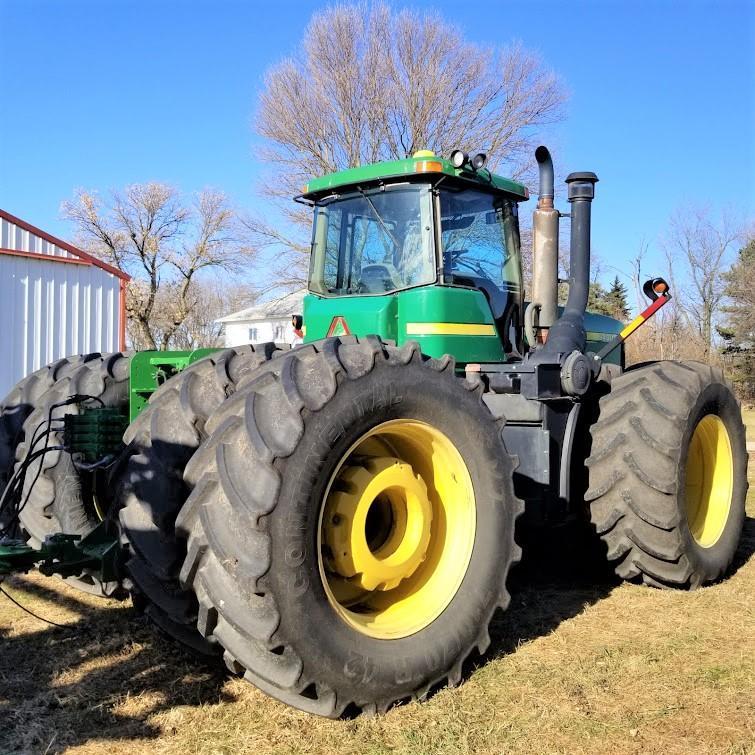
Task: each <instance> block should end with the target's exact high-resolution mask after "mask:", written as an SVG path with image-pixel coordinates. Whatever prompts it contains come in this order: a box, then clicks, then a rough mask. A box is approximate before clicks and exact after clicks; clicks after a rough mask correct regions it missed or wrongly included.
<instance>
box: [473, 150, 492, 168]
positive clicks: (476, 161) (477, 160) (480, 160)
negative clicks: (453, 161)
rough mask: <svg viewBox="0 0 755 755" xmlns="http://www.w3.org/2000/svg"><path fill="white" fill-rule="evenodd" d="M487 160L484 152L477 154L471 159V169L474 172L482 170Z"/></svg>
mask: <svg viewBox="0 0 755 755" xmlns="http://www.w3.org/2000/svg"><path fill="white" fill-rule="evenodd" d="M487 160H488V156H487V155H486V154H485V153H484V152H478V153H477V154H476V155H475V156H474V157H473V158H472V168H473V169H474V170H480V168H484V167H485V163H486V162H487Z"/></svg>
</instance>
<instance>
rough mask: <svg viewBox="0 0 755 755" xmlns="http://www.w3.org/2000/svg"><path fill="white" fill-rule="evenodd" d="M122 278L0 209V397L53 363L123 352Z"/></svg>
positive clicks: (124, 290) (119, 272) (117, 271)
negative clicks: (82, 356) (61, 359)
mask: <svg viewBox="0 0 755 755" xmlns="http://www.w3.org/2000/svg"><path fill="white" fill-rule="evenodd" d="M128 280H129V276H128V275H126V274H125V273H122V272H121V271H120V270H118V269H116V268H114V267H112V266H111V265H108V264H106V263H105V262H102V260H99V259H97V258H96V257H93V256H92V255H90V254H87V253H86V252H84V251H82V250H81V249H77V248H76V247H75V246H73V245H71V244H68V243H67V242H65V241H62V240H61V239H58V238H55V237H54V236H51V235H50V234H49V233H45V232H44V231H42V230H40V229H39V228H35V227H34V226H33V225H30V224H29V223H26V222H25V221H23V220H21V219H20V218H17V217H15V216H13V215H11V214H10V213H8V212H5V211H4V210H2V209H0V323H2V327H1V328H0V400H2V397H3V396H5V395H6V394H7V393H8V392H9V391H10V389H11V388H12V387H13V385H15V383H16V382H18V381H19V380H20V379H21V378H23V377H24V376H25V375H28V374H29V373H30V372H33V371H34V370H37V369H39V368H40V367H43V366H44V365H46V364H49V363H50V362H53V361H55V360H56V359H60V358H62V357H65V356H71V355H73V354H87V353H92V352H97V351H99V352H112V351H119V350H123V349H124V348H125V346H126V343H125V341H126V283H127V282H128Z"/></svg>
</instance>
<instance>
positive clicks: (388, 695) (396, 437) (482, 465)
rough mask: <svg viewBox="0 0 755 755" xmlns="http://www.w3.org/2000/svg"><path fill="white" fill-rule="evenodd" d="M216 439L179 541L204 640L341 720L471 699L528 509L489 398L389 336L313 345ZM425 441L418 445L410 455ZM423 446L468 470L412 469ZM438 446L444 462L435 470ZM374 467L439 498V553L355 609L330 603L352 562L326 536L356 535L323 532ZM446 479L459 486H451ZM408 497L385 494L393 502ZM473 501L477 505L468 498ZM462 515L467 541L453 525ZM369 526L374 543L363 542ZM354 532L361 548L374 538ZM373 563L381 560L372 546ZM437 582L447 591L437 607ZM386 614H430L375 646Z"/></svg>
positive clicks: (189, 472)
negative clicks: (435, 697) (407, 704)
mask: <svg viewBox="0 0 755 755" xmlns="http://www.w3.org/2000/svg"><path fill="white" fill-rule="evenodd" d="M397 428H398V429H397ZM427 428H429V429H427ZM208 429H209V430H210V432H211V434H210V436H209V438H208V440H207V441H205V443H204V444H203V445H202V446H201V447H200V448H199V450H198V451H197V453H196V454H195V455H194V456H193V457H192V459H191V461H190V462H189V465H188V466H187V469H186V474H185V479H186V480H187V481H188V482H189V484H190V485H192V486H193V491H192V494H191V496H190V497H189V499H188V501H187V502H186V505H185V506H184V508H183V510H182V511H181V514H180V515H179V518H178V520H177V522H176V529H177V531H178V532H179V533H180V532H182V531H183V532H185V533H186V535H187V536H188V555H187V558H186V561H185V563H184V566H183V569H182V571H181V578H182V582H183V584H184V585H185V586H186V587H187V588H188V587H192V588H193V589H194V591H195V593H196V595H197V597H198V599H199V604H200V610H199V622H198V627H199V630H200V632H201V633H202V634H203V635H204V636H205V637H206V638H207V639H208V640H210V641H212V642H216V643H219V644H220V645H221V646H222V647H223V649H224V650H225V653H224V658H225V661H226V663H227V665H228V667H229V668H230V669H231V670H232V671H234V672H236V673H243V674H244V676H245V678H246V679H247V680H248V681H250V682H251V683H253V684H254V685H255V686H257V687H258V688H260V689H261V690H262V691H264V692H266V693H267V694H269V695H271V696H273V697H275V698H277V699H278V700H281V701H282V702H285V703H287V704H289V705H292V706H294V707H296V708H299V709H301V710H304V711H308V712H311V713H316V714H319V715H323V716H328V717H337V716H340V715H341V714H342V713H343V712H344V711H345V710H346V709H347V708H348V709H349V710H354V709H356V710H360V709H361V710H363V711H371V712H372V711H384V710H386V709H387V708H388V707H389V706H390V705H392V704H393V703H394V702H396V701H398V700H401V699H405V698H420V699H421V698H424V697H425V696H426V695H427V693H428V691H429V690H430V689H431V688H432V687H434V686H436V685H440V684H444V683H446V682H448V683H450V684H456V683H458V682H459V681H460V679H461V675H462V664H463V662H464V660H465V659H466V658H467V657H468V656H469V655H470V654H471V653H472V652H473V651H475V650H477V651H479V652H480V653H482V652H484V651H485V650H486V648H487V647H488V644H489V642H490V638H489V635H488V626H489V623H490V620H491V618H492V616H493V613H494V612H495V610H496V609H498V608H501V609H505V608H506V607H507V606H508V603H509V594H508V592H507V589H506V579H507V575H508V571H509V568H510V566H511V565H512V563H514V562H515V561H517V560H519V558H520V555H521V550H520V549H519V547H518V546H517V545H516V544H515V542H514V526H515V520H516V518H517V516H518V515H519V513H520V512H521V509H522V504H521V502H520V501H518V500H517V499H516V498H515V496H514V491H513V482H512V474H513V463H512V459H511V457H510V456H508V454H507V453H506V451H505V448H504V446H503V444H502V442H501V438H500V427H499V424H498V423H497V422H496V421H495V420H494V419H493V417H492V416H491V415H490V413H489V411H488V410H487V407H486V406H485V405H484V404H483V402H482V400H481V389H480V388H479V387H475V386H473V385H472V384H470V383H467V382H465V381H463V380H462V379H460V378H457V377H456V375H455V374H454V364H453V360H450V359H449V358H444V359H442V360H434V359H427V358H426V357H423V356H422V355H421V354H420V353H419V351H418V348H417V345H416V344H415V343H410V344H407V345H406V346H404V347H403V348H402V349H400V350H399V349H397V348H395V347H393V346H389V345H387V344H384V343H382V342H381V341H380V340H379V339H377V338H375V337H368V338H366V339H360V340H357V339H355V338H353V337H349V338H340V339H339V338H331V339H327V340H325V341H321V342H317V343H314V344H309V345H307V346H303V347H300V348H298V349H296V350H294V351H292V352H290V353H288V354H286V355H284V356H282V357H281V358H279V359H276V360H274V361H272V362H270V364H269V365H267V366H266V367H264V368H262V369H260V370H259V371H258V372H257V373H256V375H255V379H254V381H253V382H252V383H250V384H249V385H247V386H246V387H245V388H244V389H243V390H241V391H239V392H237V394H236V395H235V396H234V397H233V398H231V399H229V400H228V401H226V402H225V403H224V404H223V405H222V406H221V407H220V409H219V411H218V412H217V413H216V414H215V415H213V417H212V418H211V419H210V420H209V422H208ZM414 432H418V433H419V434H420V435H419V436H414V440H407V438H411V437H412V436H411V434H412V433H414ZM424 432H427V433H428V435H427V437H431V438H432V448H431V449H430V455H431V456H432V457H433V464H435V460H436V459H437V458H440V459H443V460H445V459H447V458H448V459H452V460H453V459H456V461H453V464H452V466H451V468H450V470H449V469H447V468H445V467H443V468H442V467H441V466H440V465H438V466H427V465H428V464H429V462H428V461H427V458H422V454H421V453H419V454H418V456H417V459H418V461H417V462H416V465H415V464H412V463H411V462H408V461H407V459H408V458H410V457H411V454H408V455H407V454H406V453H405V450H406V447H408V446H411V447H412V448H415V446H413V445H412V444H414V443H415V442H416V443H417V445H416V449H421V448H422V447H423V444H421V443H419V442H418V441H417V438H418V437H420V438H422V437H425V436H423V435H422V433H424ZM381 433H382V435H381ZM391 433H393V435H391ZM402 433H405V435H403V436H402V435H401V434H402ZM368 443H370V444H374V445H372V446H371V447H370V448H371V450H368V445H367V444H368ZM401 443H405V444H406V446H404V447H403V448H402V446H401ZM446 443H447V445H444V444H446ZM438 448H441V450H442V451H443V453H446V452H448V456H443V454H441V455H440V456H437V457H436V456H435V454H436V453H438ZM378 451H379V452H378ZM352 452H353V453H352ZM374 454H377V456H375V455H374ZM386 454H387V456H386ZM457 455H458V459H461V460H462V462H461V464H460V465H459V464H458V459H457ZM389 457H390V458H389ZM393 457H397V458H393ZM347 464H348V466H344V465H347ZM351 464H353V465H355V466H354V467H352V466H350V465H351ZM391 465H394V466H391ZM422 465H424V466H422ZM453 465H456V466H453ZM373 466H374V468H376V469H379V470H380V472H378V473H376V474H375V476H374V477H372V478H371V480H372V481H373V482H374V481H376V480H377V479H378V476H379V474H382V473H383V472H384V471H385V470H386V469H388V468H390V469H391V470H393V471H395V470H399V471H398V472H396V474H397V475H399V477H400V475H401V474H404V473H405V472H406V467H407V466H411V468H412V470H413V472H412V473H411V474H409V475H408V476H407V477H404V478H400V479H403V480H404V481H405V482H406V484H407V485H408V487H407V490H409V493H407V495H409V494H411V490H410V489H413V490H415V491H416V490H417V488H416V486H417V484H419V485H420V488H419V490H420V494H419V495H420V497H421V491H422V489H423V488H422V486H423V485H424V486H426V491H427V493H426V495H427V498H426V499H425V500H430V501H431V503H430V504H427V505H429V506H430V511H431V515H430V516H428V517H427V518H426V519H424V520H422V521H423V526H424V527H425V528H426V529H427V532H428V533H429V534H428V535H427V540H424V541H422V542H423V543H424V545H423V546H422V547H426V548H427V550H426V551H424V553H425V555H424V556H421V558H420V561H419V565H416V563H415V562H412V564H411V568H407V571H406V573H405V574H402V575H401V576H400V577H399V580H404V581H402V582H401V583H400V584H399V585H398V586H395V585H394V583H393V582H391V579H392V577H393V574H389V573H388V572H385V573H384V574H383V575H382V577H378V578H377V580H378V581H377V582H375V583H373V584H370V585H369V586H367V587H364V588H361V587H360V588H359V590H361V592H359V591H358V593H357V594H356V595H355V596H353V597H350V598H349V599H348V600H349V601H351V602H347V601H346V599H345V598H344V599H341V598H339V599H336V598H335V597H334V596H335V593H336V586H337V584H340V586H341V587H343V584H342V583H337V579H340V577H337V578H335V581H334V578H333V575H332V571H331V570H332V569H333V568H334V567H333V566H332V565H331V566H329V563H330V561H331V560H335V558H336V557H337V556H339V554H338V553H336V554H334V553H333V549H332V548H331V547H330V546H331V545H332V543H331V541H330V540H328V538H327V536H326V535H325V534H322V533H326V532H327V531H328V530H327V526H328V524H327V521H332V524H333V526H334V527H338V526H339V522H340V523H343V521H342V520H341V519H340V518H338V517H335V516H333V517H332V519H331V517H330V516H328V517H327V520H326V518H325V517H324V514H323V512H328V511H331V512H332V509H329V508H328V507H329V506H330V505H331V500H333V496H340V495H346V496H347V497H348V496H349V495H352V494H354V495H356V494H355V493H354V489H352V487H351V486H357V488H358V486H359V484H360V483H359V482H357V477H358V475H359V474H363V472H364V470H370V469H372V468H373ZM343 469H346V470H347V471H346V472H344V473H343V476H341V473H342V470H343ZM354 469H356V472H354V473H353V474H352V471H353V470H354ZM402 469H403V470H404V471H403V472H402V471H400V470H402ZM418 470H419V471H418ZM429 470H435V471H434V475H435V476H434V477H433V474H428V471H429ZM391 473H392V472H391ZM414 474H416V477H413V476H412V475H414ZM457 474H458V475H459V476H458V478H457ZM348 475H351V476H348ZM449 475H450V479H451V480H453V483H451V484H450V486H449V487H443V485H445V484H446V483H448V477H449ZM465 475H467V477H465ZM385 479H389V478H385ZM390 479H393V478H392V477H391V478H390ZM397 479H398V478H397ZM347 480H351V481H352V482H347ZM441 480H445V482H444V483H443V485H442V484H441ZM464 480H468V481H469V487H464V485H466V483H465V482H464ZM417 481H419V482H417ZM391 484H393V483H391ZM362 490H363V493H364V495H363V498H361V499H360V502H361V500H365V501H367V504H368V505H369V511H370V512H371V511H372V506H373V505H374V503H376V502H377V501H378V500H380V495H378V497H377V498H374V499H372V494H371V493H369V491H368V488H363V489H362ZM396 490H399V488H396V487H389V488H386V491H384V492H387V493H388V494H389V496H388V497H390V495H395V494H396ZM462 490H465V491H469V490H471V491H473V492H472V494H471V498H469V497H468V496H467V497H464V496H463V495H462V493H461V492H460V491H462ZM391 491H393V492H391ZM339 500H340V499H339ZM417 500H419V499H417ZM470 500H471V502H472V503H471V505H472V506H473V507H474V508H473V511H474V525H473V526H472V527H469V526H466V527H465V526H463V525H464V522H467V523H468V521H469V520H468V519H464V517H465V516H467V514H466V513H464V512H468V511H469V509H468V508H464V507H465V506H466V505H467V504H465V503H464V501H467V503H468V502H469V501H470ZM369 501H372V502H373V503H372V504H370V503H369ZM406 501H409V498H408V497H407V498H406ZM339 505H340V504H339ZM392 505H393V504H392ZM422 505H425V504H422ZM457 505H458V506H460V507H461V508H460V509H459V510H460V511H461V512H462V513H461V514H460V515H459V519H458V521H459V522H460V523H461V524H462V526H461V527H460V529H461V531H463V533H464V537H463V538H459V537H457V529H456V528H455V527H452V526H451V522H452V521H453V520H452V519H450V518H449V516H450V513H449V512H451V511H452V507H453V506H457ZM439 506H440V508H438V507H439ZM362 511H363V513H365V511H366V510H365V509H363V510H362ZM406 511H407V512H408V511H409V504H408V503H407V504H406ZM441 512H443V513H441ZM397 516H398V515H397ZM405 516H407V517H411V516H413V514H411V513H408V514H406V515H405ZM354 520H355V521H357V518H356V516H355V518H354ZM346 521H347V522H348V521H349V520H348V519H347V520H346ZM359 521H361V520H359ZM366 521H367V523H366V524H365V525H364V527H362V530H361V532H362V535H363V537H364V539H365V540H366V541H367V540H369V536H368V534H367V533H368V532H369V529H368V528H369V526H370V525H369V517H368V519H367V520H366ZM396 521H398V520H394V522H393V523H392V524H391V525H390V527H388V526H386V527H385V528H384V529H385V532H384V533H383V534H382V535H381V536H380V543H385V542H391V541H392V538H393V534H392V533H393V532H394V531H397V528H399V526H400V525H399V524H396V523H395V522H396ZM406 521H410V520H408V519H407V520H406ZM413 521H414V520H413ZM446 522H449V526H448V530H446V529H445V526H446V525H445V523H446ZM381 526H382V525H380V523H378V525H377V528H376V530H375V531H376V532H378V531H379V530H380V528H381ZM401 526H403V527H404V530H403V531H404V532H409V531H414V530H413V529H412V530H410V527H409V526H408V525H406V524H404V525H401ZM331 532H332V530H331ZM348 532H351V533H352V535H353V536H356V537H357V538H358V536H359V532H360V530H359V528H358V527H357V526H355V527H353V528H351V529H349V530H348ZM321 534H322V539H320V538H321ZM403 537H404V535H400V536H397V537H396V538H395V539H396V540H397V541H400V543H397V547H396V550H395V551H391V554H390V555H380V556H376V558H378V560H379V561H380V563H381V565H382V564H383V563H384V562H387V561H388V560H389V559H393V556H394V555H396V554H399V553H402V554H403V552H404V551H403V550H402V549H403V547H404V542H405V541H406V540H408V538H404V540H402V539H401V538H403ZM469 537H471V540H469V539H465V538H469ZM420 541H421V538H420V539H419V540H417V541H416V542H420ZM412 542H415V541H412ZM433 543H438V544H439V545H438V546H437V547H436V546H435V545H433ZM410 545H411V543H410ZM367 547H369V549H370V551H371V552H372V553H373V555H374V554H377V553H378V550H373V544H372V541H370V542H369V543H367ZM383 547H384V546H383V545H379V544H377V543H376V544H375V545H374V548H377V549H380V548H383ZM386 547H387V546H386ZM412 547H414V546H412ZM447 547H448V548H452V549H453V550H452V551H447V550H446V548H447ZM457 548H458V550H457ZM467 548H468V550H467ZM353 553H356V546H355V548H354V550H353ZM380 553H381V554H383V551H380ZM449 553H452V554H453V556H454V557H456V556H458V559H457V560H458V562H459V564H460V565H461V567H460V570H458V569H457V570H456V571H454V569H450V571H449V572H448V574H450V575H451V577H452V578H453V579H451V580H449V584H446V583H445V581H441V582H440V583H439V582H438V581H437V580H436V581H435V582H433V580H434V579H435V578H436V577H437V576H438V573H439V572H438V570H439V569H440V568H441V565H448V564H450V563H451V562H450V561H448V560H446V559H447V557H448V554H449ZM343 555H344V556H346V555H347V554H346V553H343ZM413 555H414V552H413V551H412V552H411V553H410V556H407V563H408V562H409V560H410V559H411V558H412V557H413ZM354 558H356V557H355V556H354ZM397 558H398V556H397ZM400 560H401V559H399V561H400ZM354 563H356V561H355V562H354ZM391 563H393V562H391ZM454 563H455V562H454ZM366 573H367V572H366V571H365V572H363V573H361V572H358V573H357V577H358V578H359V577H360V576H364V574H366ZM443 574H444V579H445V574H446V572H443ZM382 578H385V580H386V581H385V582H379V580H380V579H382ZM454 579H455V580H456V581H455V582H454V581H453V580H454ZM362 584H364V583H362ZM431 584H434V585H435V586H436V592H433V591H430V592H426V593H423V592H422V590H423V589H424V588H425V587H426V586H429V585H431ZM376 585H377V586H376ZM402 585H403V587H406V590H404V592H403V593H400V595H401V596H402V597H399V598H398V599H396V598H393V597H392V596H393V595H394V594H395V593H392V592H391V591H392V590H402V589H403V587H402ZM373 590H374V592H373ZM381 591H383V592H381ZM341 601H343V602H341ZM375 601H376V602H375ZM397 601H398V602H397ZM401 601H403V603H401ZM411 601H414V602H411ZM355 602H357V603H358V605H357V606H355ZM381 603H382V604H387V605H388V607H389V608H390V609H393V608H396V607H399V608H400V606H401V605H403V606H404V607H409V606H411V610H416V612H417V613H416V616H413V615H412V614H411V610H409V613H408V614H407V613H406V611H405V612H404V615H403V619H402V618H401V616H402V615H401V613H400V611H399V614H398V616H399V618H397V619H396V623H395V624H394V625H391V626H388V625H383V628H381V629H380V631H377V628H378V624H379V623H380V622H381V621H382V620H383V618H385V616H386V615H387V613H385V612H384V611H383V608H381ZM357 611H359V612H360V613H356V612H357ZM371 612H372V613H371ZM365 616H366V617H367V618H368V619H369V621H368V622H367V625H365V621H364V617H365Z"/></svg>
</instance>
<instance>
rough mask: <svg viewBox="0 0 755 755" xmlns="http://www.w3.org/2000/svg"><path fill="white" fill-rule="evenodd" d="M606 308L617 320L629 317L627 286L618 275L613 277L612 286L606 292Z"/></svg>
mask: <svg viewBox="0 0 755 755" xmlns="http://www.w3.org/2000/svg"><path fill="white" fill-rule="evenodd" d="M606 308H607V310H608V312H607V314H609V315H610V316H611V317H615V318H616V319H617V320H626V319H627V318H628V317H629V303H628V302H627V287H626V286H625V285H624V284H623V283H622V282H621V281H620V280H619V276H618V275H617V276H616V277H615V278H614V279H613V283H612V284H611V288H610V289H609V290H608V293H607V294H606Z"/></svg>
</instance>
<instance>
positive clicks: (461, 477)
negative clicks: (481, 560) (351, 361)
mask: <svg viewBox="0 0 755 755" xmlns="http://www.w3.org/2000/svg"><path fill="white" fill-rule="evenodd" d="M475 528H476V508H475V497H474V490H473V488H472V479H471V477H470V475H469V470H468V469H467V465H466V464H465V463H464V460H463V459H462V457H461V454H460V453H459V451H458V450H457V449H456V446H455V445H454V444H453V443H452V442H451V441H450V440H449V439H448V437H447V436H446V435H444V434H443V433H442V432H440V431H439V430H437V429H436V428H434V427H432V426H431V425H428V424H426V423H424V422H420V421H418V420H409V419H406V420H404V419H401V420H393V421H391V422H385V423H383V424H381V425H378V426H377V427H374V428H373V429H372V430H370V431H369V432H368V433H366V434H365V435H363V436H362V437H361V438H360V439H359V440H358V441H357V442H356V443H355V444H354V445H353V446H352V447H351V448H350V449H349V451H348V452H347V453H346V454H344V456H343V458H342V460H341V462H340V463H339V465H338V467H337V469H336V470H335V472H334V473H333V476H332V477H331V480H330V483H329V485H328V488H327V491H326V494H325V501H324V505H323V506H322V508H321V513H320V524H319V528H318V532H319V537H318V552H319V566H320V576H321V578H322V582H323V585H324V587H325V592H326V594H327V596H328V601H329V602H330V604H331V605H332V606H333V608H334V609H335V610H336V612H337V613H338V615H339V616H340V617H341V618H342V619H343V620H344V621H345V622H346V623H347V624H349V625H350V626H351V627H353V628H354V629H356V630H358V631H360V632H362V633H363V634H366V635H369V636H370V637H376V638H378V639H397V638H400V637H407V636H409V635H411V634H414V633H415V632H418V631H420V630H421V629H424V628H425V627H426V626H428V625H429V624H431V623H432V622H433V621H435V619H437V618H438V616H440V614H441V613H442V612H443V611H444V610H445V608H446V607H447V606H448V604H449V603H450V602H451V600H452V599H453V597H454V595H456V592H457V591H458V589H459V586H460V585H461V582H462V580H463V579H464V575H465V574H466V572H467V567H468V566H469V560H470V558H471V556H472V547H473V545H474V538H475Z"/></svg>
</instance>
